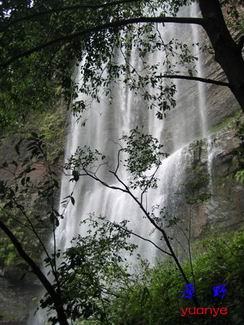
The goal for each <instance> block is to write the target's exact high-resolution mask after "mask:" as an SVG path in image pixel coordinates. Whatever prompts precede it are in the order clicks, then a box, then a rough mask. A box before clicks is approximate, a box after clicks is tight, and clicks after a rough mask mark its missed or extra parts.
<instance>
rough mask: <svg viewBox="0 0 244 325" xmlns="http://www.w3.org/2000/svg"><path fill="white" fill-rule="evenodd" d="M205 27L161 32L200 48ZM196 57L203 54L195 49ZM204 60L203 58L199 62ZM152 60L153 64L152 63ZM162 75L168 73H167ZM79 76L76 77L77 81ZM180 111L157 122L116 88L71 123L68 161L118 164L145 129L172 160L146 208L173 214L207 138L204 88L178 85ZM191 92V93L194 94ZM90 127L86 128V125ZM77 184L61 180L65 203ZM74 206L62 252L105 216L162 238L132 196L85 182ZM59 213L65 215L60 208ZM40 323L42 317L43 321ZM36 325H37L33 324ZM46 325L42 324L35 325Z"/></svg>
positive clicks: (148, 250) (145, 251) (145, 248)
mask: <svg viewBox="0 0 244 325" xmlns="http://www.w3.org/2000/svg"><path fill="white" fill-rule="evenodd" d="M180 15H181V16H182V15H185V16H197V9H196V7H195V6H192V7H191V8H185V9H184V10H183V11H182V12H181V14H180ZM199 29H200V27H197V26H194V25H192V26H191V27H190V26H189V25H187V26H184V25H177V24H166V26H165V27H162V26H161V27H160V30H161V32H162V37H163V39H164V40H169V39H171V38H173V37H174V38H178V39H179V40H182V41H185V42H186V41H187V40H190V42H192V43H198V42H199ZM195 49H196V52H195V55H198V50H197V48H196V47H195ZM149 59H150V64H158V66H159V70H160V69H162V67H161V63H160V62H161V53H156V54H154V55H153V57H150V58H149ZM200 59H201V56H200ZM130 60H131V63H132V64H134V65H135V64H137V61H138V59H137V57H136V54H135V53H132V54H131V58H130ZM152 60H153V62H151V61H152ZM196 68H197V70H198V74H199V75H201V73H202V69H201V60H199V61H198V62H197V64H196ZM162 72H163V71H162ZM79 78H80V76H79V74H78V75H77V80H79ZM176 85H177V95H176V101H177V105H176V108H174V109H173V110H172V111H170V113H169V114H168V116H167V118H166V119H165V120H158V119H157V118H156V117H155V112H153V111H150V110H148V109H147V108H146V105H145V103H144V102H143V99H142V98H140V96H135V95H134V94H133V93H131V92H130V91H129V90H128V89H127V88H125V86H124V85H123V84H120V85H118V86H116V87H115V88H113V100H112V102H111V103H109V102H108V99H107V98H106V97H104V98H102V101H101V103H99V104H98V103H95V102H94V103H93V104H92V107H91V108H90V109H89V110H88V111H87V112H86V116H83V117H82V119H81V120H80V122H79V123H78V122H77V121H76V118H75V117H72V118H71V123H70V129H69V133H68V137H67V145H66V153H65V158H66V160H67V159H68V158H69V157H70V156H71V155H72V154H73V153H74V152H75V151H76V149H77V146H81V147H82V146H84V145H87V146H90V147H91V148H94V149H98V150H99V151H100V152H103V153H105V154H106V156H108V157H109V159H110V161H115V159H116V157H117V151H118V149H119V147H118V145H117V144H115V142H117V141H118V139H119V138H121V136H122V135H124V134H128V132H129V130H130V129H133V128H135V127H137V126H138V127H139V128H142V129H143V130H144V132H147V133H149V134H152V135H153V136H154V137H157V138H158V139H159V140H160V141H161V143H165V147H166V148H167V150H168V152H169V153H170V156H169V157H168V158H167V159H165V160H164V161H163V163H162V165H161V167H160V170H159V171H158V174H157V175H158V177H159V178H160V181H159V186H158V188H157V189H156V190H151V191H150V192H149V193H148V195H147V208H148V210H149V209H150V207H152V206H155V205H157V204H159V205H160V206H161V207H166V208H167V209H168V210H169V211H170V212H171V214H174V212H175V211H176V210H177V207H178V206H179V200H181V198H180V196H179V195H178V194H177V193H178V192H179V191H180V187H181V182H182V179H183V176H184V173H185V170H184V167H185V165H186V151H187V144H189V143H190V142H192V141H193V140H194V139H196V138H198V137H200V138H201V137H203V136H206V135H207V118H206V101H205V89H204V87H205V86H204V85H202V84H200V83H197V82H192V81H177V82H176ZM189 88H190V92H189V90H188V89H189ZM84 121H85V122H86V123H85V126H81V124H82V123H83V122H84ZM100 176H104V177H105V178H106V180H107V181H108V182H109V183H110V184H111V185H112V184H116V182H115V180H114V179H113V178H112V177H108V176H107V174H106V172H105V171H103V172H102V174H100ZM121 176H122V178H123V180H124V181H125V182H127V180H128V178H129V175H128V174H127V172H126V171H125V170H122V171H121ZM73 186H74V183H73V182H69V178H68V177H66V176H65V175H64V176H63V178H62V184H61V194H60V202H61V201H62V200H63V198H64V197H66V196H67V195H70V194H71V192H72V191H73ZM73 196H74V198H75V205H74V206H73V205H72V204H69V205H68V207H67V209H66V212H65V218H64V220H63V221H62V223H61V225H60V227H58V231H57V242H58V245H59V247H61V248H67V247H68V246H69V245H70V241H71V240H72V238H73V237H74V236H75V235H76V234H77V233H80V232H82V229H81V228H80V221H81V219H82V218H86V217H87V216H88V214H89V213H93V212H94V213H95V214H97V215H105V216H107V217H108V218H109V219H110V220H112V221H116V222H119V221H121V220H123V219H127V220H130V225H129V227H130V229H132V230H133V231H134V232H136V233H138V234H139V235H142V236H144V237H147V238H150V239H151V240H153V241H156V242H157V241H158V234H157V232H156V231H154V229H153V227H152V226H151V224H150V223H149V222H148V221H147V220H146V219H144V218H142V212H141V211H140V209H139V208H138V206H137V205H136V203H135V202H133V200H132V199H131V198H130V197H128V195H126V194H124V193H122V194H121V192H118V191H114V190H111V189H107V188H105V187H104V186H102V185H101V184H99V183H97V182H94V181H93V180H90V179H89V178H85V177H83V178H81V179H80V181H79V182H78V183H77V185H76V187H75V190H74V194H73ZM60 209H62V208H61V207H60ZM134 240H135V242H136V243H137V244H138V245H139V251H140V253H141V254H142V255H143V256H144V257H145V258H147V259H148V260H149V261H150V262H151V263H154V262H155V258H156V256H157V251H156V249H155V248H154V246H152V245H150V244H148V243H145V242H143V241H140V240H139V239H137V238H135V239H134ZM39 318H40V317H39ZM32 321H33V320H32ZM41 324H43V323H42V322H41V321H40V320H37V318H36V319H35V320H34V321H33V323H32V324H31V325H41Z"/></svg>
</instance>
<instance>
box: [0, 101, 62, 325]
mask: <svg viewBox="0 0 244 325" xmlns="http://www.w3.org/2000/svg"><path fill="white" fill-rule="evenodd" d="M65 111H66V109H65V110H64V107H62V105H61V106H60V107H58V108H55V109H53V111H52V112H48V113H45V114H43V113H34V114H33V116H30V118H29V120H28V121H27V122H26V125H25V126H24V130H23V129H20V130H18V132H16V133H11V134H8V135H7V136H2V138H1V139H0V180H1V182H7V184H11V182H13V178H14V175H13V174H15V176H16V175H18V174H19V173H20V172H21V171H22V170H23V168H24V167H23V163H24V161H25V160H27V161H29V160H30V152H29V151H28V149H27V146H28V144H29V143H30V140H28V138H29V137H30V134H31V132H36V133H38V134H39V135H41V134H42V135H43V136H44V138H43V139H44V141H45V143H46V145H47V152H48V157H47V159H48V160H49V163H50V166H52V168H53V170H55V171H56V173H57V174H59V175H61V169H60V166H62V164H63V151H64V141H65V132H66V131H65V130H66V126H67V124H66V118H67V115H66V113H65ZM18 144H19V146H18V150H16V146H17V145H18ZM17 151H19V153H17ZM13 161H15V164H13V163H12V162H13ZM6 162H7V163H8V165H4V163H6ZM31 166H32V168H33V170H32V171H31V172H29V173H28V176H29V178H30V181H31V188H30V190H28V191H27V192H26V193H23V192H22V193H20V194H19V202H20V203H21V204H23V205H24V206H25V208H26V210H28V211H31V213H30V215H32V218H33V219H32V222H33V223H35V219H36V218H37V216H38V217H39V218H41V219H42V225H43V230H41V231H39V235H40V236H41V238H42V240H43V241H44V242H45V241H47V240H48V239H49V237H50V229H48V228H50V221H49V219H48V212H49V210H50V206H49V203H48V202H47V199H45V198H43V197H42V196H41V195H40V194H39V193H38V188H39V189H40V187H42V186H43V184H44V183H45V181H47V179H48V175H47V174H48V173H47V164H46V163H45V161H44V160H43V159H34V161H33V162H32V163H31ZM58 178H59V179H60V178H61V176H59V177H58ZM55 196H56V201H57V202H58V196H59V193H58V191H57V192H56V193H55ZM1 199H2V197H1ZM0 203H1V204H2V202H0ZM1 217H3V218H4V216H1ZM13 217H16V219H13ZM14 220H19V221H24V219H23V215H21V213H19V211H15V210H13V209H12V210H11V209H10V210H9V215H8V216H7V217H5V219H4V221H5V222H11V224H10V225H11V227H10V228H11V230H12V231H14V233H15V234H16V237H17V238H18V239H19V240H20V241H21V243H22V244H23V245H24V247H25V248H27V247H28V250H27V252H28V254H30V255H31V257H32V258H33V259H34V260H35V261H36V262H37V263H42V262H41V258H40V256H41V255H42V250H41V249H40V243H38V241H37V240H36V238H35V236H33V234H30V237H28V236H29V232H26V233H23V231H21V230H20V229H19V228H18V223H17V222H16V221H14ZM31 236H32V237H31ZM30 243H31V244H30ZM30 271H31V270H30V269H29V268H28V267H27V266H26V265H25V264H24V263H23V261H22V260H21V258H19V257H18V255H17V254H16V253H15V250H14V247H13V246H12V245H11V244H10V242H9V241H8V240H7V239H6V237H5V236H4V235H3V233H2V232H0V324H5V325H25V324H26V323H27V319H28V315H29V312H30V310H31V309H32V308H33V300H36V299H37V297H39V294H40V289H41V286H40V284H39V282H38V281H37V280H36V277H35V276H34V275H33V274H32V273H31V272H30Z"/></svg>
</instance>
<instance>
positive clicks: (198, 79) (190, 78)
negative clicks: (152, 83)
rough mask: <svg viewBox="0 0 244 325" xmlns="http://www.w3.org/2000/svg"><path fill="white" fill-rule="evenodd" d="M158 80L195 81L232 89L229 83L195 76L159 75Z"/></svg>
mask: <svg viewBox="0 0 244 325" xmlns="http://www.w3.org/2000/svg"><path fill="white" fill-rule="evenodd" d="M157 78H166V79H183V80H193V81H200V82H204V83H208V84H213V85H218V86H225V87H229V88H231V85H230V84H229V83H228V82H224V81H218V80H212V79H208V78H201V77H194V76H185V75H178V74H172V75H171V74H164V75H159V76H157Z"/></svg>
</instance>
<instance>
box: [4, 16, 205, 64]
mask: <svg viewBox="0 0 244 325" xmlns="http://www.w3.org/2000/svg"><path fill="white" fill-rule="evenodd" d="M139 23H161V24H165V23H176V24H197V25H201V26H203V27H204V26H205V19H203V18H191V17H138V18H130V19H123V20H118V21H115V22H111V23H106V24H102V25H98V26H95V27H91V28H87V29H84V30H82V31H79V32H75V33H71V34H69V35H65V36H62V37H59V38H56V39H53V40H51V41H49V42H46V43H43V44H40V45H38V46H36V47H33V48H31V49H29V50H27V51H23V52H21V53H19V54H17V55H15V56H13V57H11V58H10V59H9V60H7V61H5V62H4V63H2V64H0V68H6V67H8V66H9V65H10V64H11V63H14V62H15V61H17V60H19V59H21V58H24V57H28V56H30V55H31V54H33V53H36V52H39V51H41V50H44V49H46V48H48V47H50V46H52V45H56V44H59V43H63V42H69V41H72V40H73V39H76V38H78V37H81V36H84V35H87V34H91V33H95V32H99V31H102V30H106V29H112V30H113V29H117V28H119V27H123V26H127V25H131V24H139Z"/></svg>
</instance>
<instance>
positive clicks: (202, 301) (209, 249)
mask: <svg viewBox="0 0 244 325" xmlns="http://www.w3.org/2000/svg"><path fill="white" fill-rule="evenodd" d="M243 248H244V231H241V232H236V233H234V234H231V235H229V236H228V238H227V235H222V236H221V237H219V238H218V239H216V238H215V239H208V240H204V241H202V242H201V243H199V244H198V249H197V251H196V252H195V254H196V257H195V259H194V261H193V268H194V274H195V282H196V292H197V297H198V300H199V305H200V307H221V306H224V307H228V309H229V315H228V316H222V315H219V316H218V317H216V318H213V317H212V316H210V315H204V316H187V317H182V316H181V315H180V308H186V307H194V305H193V303H192V301H191V300H188V299H184V298H182V291H183V289H184V282H183V280H182V279H181V277H180V275H179V273H178V271H177V270H176V268H175V266H174V264H173V263H172V262H170V261H169V260H167V261H165V262H164V263H162V262H161V263H158V264H157V266H156V267H154V268H153V269H149V268H148V267H147V268H144V269H143V271H142V275H141V276H140V277H139V279H138V280H137V281H136V283H134V284H133V285H130V286H129V287H128V289H127V290H124V291H123V292H120V294H119V297H118V298H117V299H115V300H114V301H113V303H112V305H111V306H110V308H109V310H108V315H109V316H108V317H109V324H116V325H120V324H121V325H122V324H123V325H132V324H138V325H139V324H140V325H156V324H158V325H170V324H228V325H230V324H236V325H238V324H243V321H244V314H243V310H244V272H243V271H244V251H243ZM184 268H185V270H186V272H187V274H188V276H189V278H190V279H192V275H191V268H190V264H189V263H188V262H185V263H184ZM192 283H194V280H193V279H192ZM219 284H225V285H226V287H227V294H226V296H225V297H224V298H223V300H222V299H221V298H219V297H213V294H212V287H213V286H216V285H219Z"/></svg>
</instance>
